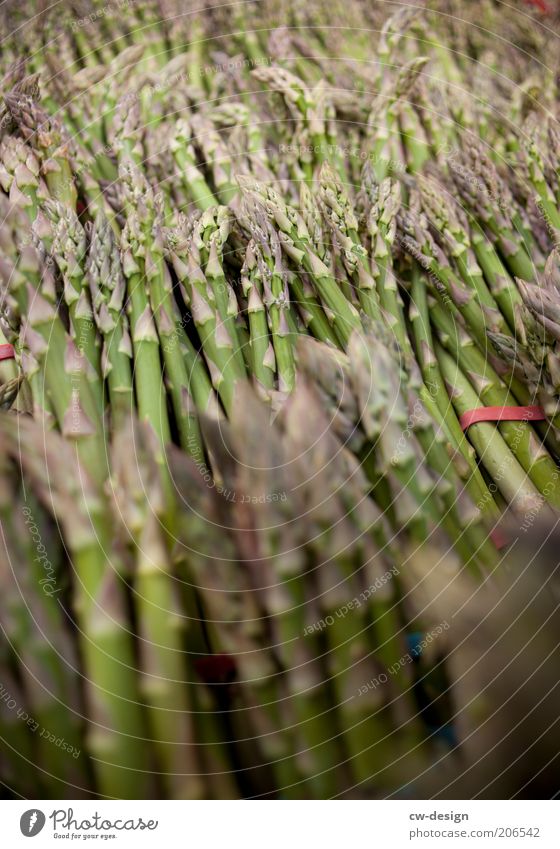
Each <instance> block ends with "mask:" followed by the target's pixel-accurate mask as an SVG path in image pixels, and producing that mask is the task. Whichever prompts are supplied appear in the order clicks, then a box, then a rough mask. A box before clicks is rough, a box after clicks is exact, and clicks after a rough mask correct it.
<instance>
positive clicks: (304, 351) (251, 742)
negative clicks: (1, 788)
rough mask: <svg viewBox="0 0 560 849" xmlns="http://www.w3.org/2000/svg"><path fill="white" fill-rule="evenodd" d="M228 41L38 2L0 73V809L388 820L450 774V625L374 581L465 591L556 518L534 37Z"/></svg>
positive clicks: (422, 29) (546, 144)
mask: <svg viewBox="0 0 560 849" xmlns="http://www.w3.org/2000/svg"><path fill="white" fill-rule="evenodd" d="M257 5H258V10H257V9H250V8H249V7H248V6H246V5H245V6H244V7H243V8H244V12H243V13H241V12H239V18H236V19H235V20H234V21H233V23H232V21H231V20H230V21H224V18H223V11H222V10H221V7H219V6H218V7H216V8H209V9H208V10H206V14H205V15H204V16H201V15H196V14H194V12H193V11H192V10H190V9H189V10H188V11H186V12H185V11H184V9H183V7H182V6H181V5H180V7H179V8H177V9H176V8H175V5H174V4H172V3H165V4H163V3H155V2H154V3H151V2H143V3H142V4H138V3H135V4H131V5H130V7H129V8H128V7H127V9H126V11H125V12H124V13H123V12H122V10H120V11H119V9H117V8H115V9H113V8H112V7H110V6H103V5H102V4H101V3H91V4H86V5H85V6H83V7H82V6H81V5H80V8H79V9H78V8H77V7H76V8H75V7H74V4H70V3H69V4H67V5H66V6H65V13H64V16H63V19H62V20H61V19H60V16H59V15H58V11H57V15H56V17H55V16H54V15H52V16H49V15H48V14H47V13H45V14H43V15H40V16H37V17H35V18H33V17H32V16H31V15H29V16H28V15H27V14H26V13H25V12H24V13H23V16H24V17H23V23H24V26H23V27H22V29H21V31H20V32H19V35H18V38H17V40H16V39H15V37H14V38H12V39H11V40H8V42H7V45H8V46H7V49H6V52H5V54H4V56H3V68H2V71H3V83H2V104H1V106H0V127H1V137H0V186H1V190H2V191H1V193H0V215H1V221H2V225H1V227H0V279H1V286H2V289H1V297H0V303H1V315H0V318H1V324H0V328H1V332H2V335H3V338H2V339H0V342H2V343H5V344H10V345H12V346H13V350H14V354H15V361H7V362H5V363H4V362H3V363H2V364H1V365H0V369H1V378H2V387H1V389H0V397H1V399H2V407H3V408H4V410H6V412H4V413H3V414H2V417H1V418H0V448H1V449H2V454H1V456H2V467H1V474H0V483H1V488H0V492H1V510H2V526H3V528H5V532H4V534H3V538H2V546H1V548H0V552H1V559H0V577H1V579H2V585H3V587H4V592H3V593H2V602H1V607H0V609H1V610H2V624H3V628H4V633H5V636H6V640H5V642H4V644H3V648H2V656H1V659H0V685H1V686H2V690H1V691H0V697H1V699H2V701H1V702H0V734H1V736H2V739H3V740H5V741H7V742H6V746H7V748H6V750H5V751H6V754H7V757H6V758H5V759H4V760H3V762H2V763H3V764H4V763H5V766H4V765H3V766H2V767H1V770H3V771H0V777H1V778H2V781H3V782H4V783H5V784H6V785H7V786H9V787H10V788H11V789H12V790H13V791H14V792H15V793H20V794H24V795H28V794H34V795H35V796H41V795H47V796H52V797H61V796H73V795H75V794H83V795H88V794H93V793H97V794H101V795H105V796H110V797H130V798H134V797H147V796H151V795H157V796H162V797H165V798H195V797H214V798H235V797H239V796H275V797H279V798H294V797H295V798H301V797H305V798H327V797H334V796H339V795H347V796H352V795H358V796H383V795H389V794H393V793H396V792H404V793H405V794H408V793H410V792H412V791H411V790H410V789H404V790H402V789H401V788H409V787H410V786H411V785H410V782H412V781H413V780H414V779H415V778H417V776H420V775H428V774H429V773H430V771H431V770H436V771H437V758H438V756H439V754H440V753H441V750H442V747H443V748H445V747H447V748H448V749H449V748H450V749H452V750H453V749H455V747H456V746H457V745H458V737H457V729H456V727H455V723H454V721H453V720H454V711H455V710H456V706H455V705H454V704H453V701H452V700H450V698H449V686H450V684H449V680H448V678H447V677H446V673H445V664H444V663H443V661H442V658H443V656H444V654H445V652H446V650H447V645H448V644H447V637H446V636H445V633H444V632H447V630H448V628H449V622H447V621H432V620H431V619H430V617H429V616H426V615H424V614H423V613H422V605H421V604H418V603H417V601H416V599H415V592H414V588H412V589H411V588H410V587H409V585H408V582H407V581H406V580H404V579H403V577H402V576H404V575H406V574H408V572H410V570H411V568H412V565H413V564H414V563H416V562H418V561H419V560H420V561H421V562H422V563H424V562H425V559H426V558H433V560H434V569H435V570H436V572H437V573H438V574H440V575H441V580H442V581H447V580H448V579H449V575H450V574H458V573H459V572H460V571H462V570H466V572H467V573H468V574H469V575H470V579H469V580H472V581H481V580H483V579H485V578H486V577H487V576H489V575H490V574H492V575H496V574H497V575H498V576H499V575H500V573H501V571H502V570H501V563H502V559H503V553H502V552H501V551H500V548H501V547H502V543H503V540H500V539H499V536H498V533H497V531H498V529H499V523H500V521H501V517H502V515H503V513H504V511H505V510H506V508H509V510H510V511H511V513H512V514H513V516H514V517H515V523H514V524H513V525H511V524H510V525H509V531H508V532H509V534H510V536H511V533H512V528H513V532H514V533H515V530H516V529H517V530H518V529H519V528H520V527H524V526H525V525H526V526H529V525H530V524H532V522H533V521H534V520H535V518H536V517H537V516H538V517H539V519H540V520H543V519H553V518H554V516H555V513H556V511H557V510H558V509H559V507H560V488H559V486H558V477H559V467H558V458H559V457H560V448H559V445H560V434H559V427H560V425H559V423H560V417H559V410H558V403H559V400H560V394H559V393H560V369H559V367H558V356H559V354H558V351H559V348H558V345H559V344H560V330H559V328H560V318H559V317H558V315H557V313H558V305H557V300H558V289H559V288H560V284H559V278H558V263H559V261H560V257H559V255H558V252H557V231H558V230H560V211H559V209H558V201H559V199H560V196H559V188H558V180H557V171H558V157H559V156H560V144H559V143H558V131H557V129H556V110H557V106H556V91H555V89H556V77H555V75H554V74H553V73H552V72H551V73H550V74H549V73H548V72H544V71H543V70H542V69H541V65H540V64H539V56H540V55H544V51H546V49H547V45H546V43H545V40H544V36H541V35H540V34H539V30H537V29H535V33H537V35H532V34H531V33H527V31H526V28H525V27H524V24H523V21H524V20H525V19H524V18H522V17H519V20H518V21H517V23H516V22H515V20H513V21H512V22H510V23H509V24H508V26H509V27H510V29H511V33H510V38H511V39H512V40H515V39H517V40H518V41H519V42H520V43H521V41H522V42H523V44H524V45H525V46H526V48H527V51H528V54H529V57H527V56H525V57H524V59H523V63H522V62H521V60H520V55H519V51H518V50H517V49H516V48H515V47H514V46H513V44H512V43H506V42H504V44H503V45H501V46H500V48H499V50H498V49H497V48H495V45H492V43H491V41H489V40H485V39H484V38H483V37H482V36H479V35H477V36H476V38H475V37H474V36H473V34H472V33H471V32H470V31H468V30H466V29H465V28H461V27H460V26H459V25H458V23H457V20H458V15H457V14H456V13H457V11H458V10H457V9H455V10H454V11H455V18H453V19H450V18H449V17H448V16H446V15H442V16H438V15H437V14H435V15H434V14H429V12H428V10H426V9H422V4H419V8H418V9H410V8H408V10H406V11H397V12H396V13H395V14H393V15H392V16H391V17H389V18H388V19H386V12H387V10H386V4H367V5H366V4H364V5H362V4H361V3H356V4H349V5H348V4H346V3H345V4H343V6H344V7H343V8H342V7H341V8H339V7H338V6H337V5H336V4H334V5H333V7H332V8H331V9H330V10H329V16H330V17H328V16H327V15H326V11H325V9H324V8H323V7H322V6H321V5H320V6H319V8H318V9H315V8H314V7H313V6H311V7H310V6H309V5H306V6H305V7H301V8H300V6H299V4H294V3H291V4H289V6H288V8H287V9H286V10H283V11H282V10H280V11H278V10H277V11H274V4H268V3H259V4H257ZM329 5H330V4H329ZM430 5H431V6H432V7H434V6H435V5H436V4H430ZM447 5H453V6H456V5H457V4H444V3H442V4H440V6H439V8H440V9H441V10H442V11H445V8H446V7H447ZM462 5H463V4H461V7H462ZM467 6H468V4H467ZM477 6H478V7H481V8H482V11H481V14H483V15H485V16H487V22H488V23H489V24H490V23H491V22H492V20H493V19H494V18H493V15H494V13H495V9H494V4H493V3H491V2H489V0H488V2H484V3H479V4H477ZM4 14H5V25H6V27H7V28H8V31H11V30H13V31H15V30H16V28H17V27H18V25H19V24H18V21H20V18H19V16H20V15H21V14H22V12H21V6H17V5H15V4H14V5H12V6H8V8H7V10H5V12H4ZM236 14H237V13H236ZM253 14H255V15H257V14H258V19H257V18H255V21H253V22H252V23H251V25H249V23H250V21H251V17H250V16H251V15H253ZM364 17H365V18H366V20H367V22H368V25H370V26H371V27H372V28H374V29H376V31H377V32H379V35H378V44H377V45H374V48H373V49H372V43H371V35H370V34H367V33H366V34H365V35H364V32H363V28H362V34H360V33H359V31H358V28H357V27H356V28H354V27H353V26H352V22H353V21H354V20H355V22H356V23H357V22H359V21H362V23H363V20H364ZM514 18H515V16H514ZM329 21H332V23H333V24H335V23H336V24H337V26H333V27H332V31H331V30H330V29H329V27H328V26H326V25H327V24H328V22H329ZM450 21H451V22H450ZM341 22H343V24H344V25H343V26H341V25H340V24H341ZM20 23H21V21H20ZM257 24H258V25H257ZM232 27H233V29H234V31H233V32H232V31H231V30H232ZM224 35H228V40H227V46H228V52H227V53H225V52H224V46H225V40H224ZM549 37H550V36H549ZM458 44H460V45H461V46H462V48H463V49H462V51H461V52H455V49H456V47H457V45H458ZM452 48H453V49H452ZM531 50H533V51H534V52H535V54H536V55H535V56H534V57H531V55H530V52H531ZM492 51H495V52H492ZM349 55H351V56H352V57H353V58H352V59H347V58H345V57H347V56H349ZM473 63H474V68H475V74H474V79H473V74H472V69H473ZM527 65H529V68H527ZM496 68H500V69H501V70H502V73H504V69H505V74H506V75H507V80H506V77H504V76H498V75H497V74H495V73H493V71H494V69H496ZM522 81H523V84H522V85H519V83H520V82H522ZM471 86H472V89H473V90H475V91H476V99H475V97H474V95H473V93H472V91H471ZM537 91H538V92H539V98H538V99H537V98H536V97H535V92H537ZM512 92H513V93H512ZM520 406H522V407H524V408H528V407H535V406H538V407H539V408H542V411H543V417H545V418H543V420H542V421H541V422H540V423H534V422H533V423H532V422H531V421H527V420H523V418H524V416H525V418H526V415H525V413H520V414H518V418H520V419H521V420H518V421H501V422H500V423H499V424H495V423H492V422H478V423H475V424H473V425H472V426H471V427H470V428H469V429H468V431H467V433H466V434H465V433H464V432H463V428H462V425H461V423H460V419H461V417H462V416H464V415H465V414H466V413H468V412H469V411H470V410H472V409H476V408H483V407H498V408H500V409H501V408H504V407H520ZM449 570H451V572H449ZM403 580H404V587H406V591H405V590H404V589H403ZM498 580H502V578H500V577H498ZM469 586H470V585H469ZM434 634H435V635H436V637H437V639H436V637H434ZM428 637H430V639H429V640H428ZM432 642H434V643H436V644H437V647H436V649H435V650H434V651H430V650H429V649H428V646H429V644H431V643H432ZM442 668H443V670H444V671H443V673H441V669H442ZM437 670H439V674H437ZM435 671H436V672H435ZM26 717H27V718H26ZM39 727H40V728H41V731H40V732H39V731H38V729H39ZM22 759H23V760H22ZM25 761H27V762H30V763H33V764H34V765H35V766H36V770H35V771H34V772H33V773H31V772H30V771H29V770H24V769H22V768H21V764H22V763H23V762H25ZM417 786H418V788H419V789H417V790H416V791H415V792H419V793H421V792H422V790H421V784H417Z"/></svg>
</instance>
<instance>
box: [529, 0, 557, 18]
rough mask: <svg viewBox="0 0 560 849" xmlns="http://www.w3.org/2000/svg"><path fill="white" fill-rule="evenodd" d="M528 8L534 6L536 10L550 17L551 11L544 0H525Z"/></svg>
mask: <svg viewBox="0 0 560 849" xmlns="http://www.w3.org/2000/svg"><path fill="white" fill-rule="evenodd" d="M525 2H526V3H527V5H528V6H536V7H537V9H540V11H541V12H543V13H544V14H545V15H551V14H552V9H551V8H550V7H549V5H548V3H546V2H545V0H525Z"/></svg>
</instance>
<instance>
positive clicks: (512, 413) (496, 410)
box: [459, 407, 546, 430]
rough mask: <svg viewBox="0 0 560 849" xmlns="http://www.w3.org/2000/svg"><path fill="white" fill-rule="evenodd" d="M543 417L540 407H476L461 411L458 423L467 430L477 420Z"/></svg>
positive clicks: (538, 419) (535, 420)
mask: <svg viewBox="0 0 560 849" xmlns="http://www.w3.org/2000/svg"><path fill="white" fill-rule="evenodd" d="M545 419H546V416H545V414H544V410H543V408H542V407H477V408H476V409H474V410H467V412H466V413H463V415H462V416H461V417H460V419H459V424H460V425H461V427H462V429H463V430H467V428H469V427H470V426H471V425H473V424H477V422H542V421H544V420H545Z"/></svg>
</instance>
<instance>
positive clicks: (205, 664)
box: [194, 654, 236, 684]
mask: <svg viewBox="0 0 560 849" xmlns="http://www.w3.org/2000/svg"><path fill="white" fill-rule="evenodd" d="M194 668H195V669H196V671H197V672H198V674H199V675H200V677H201V678H202V680H203V681H204V682H205V683H206V684H227V683H229V682H230V681H231V680H232V679H233V678H234V676H235V671H236V667H235V661H234V659H233V658H232V657H230V655H228V654H212V655H208V656H207V657H199V658H198V659H197V660H195V661H194Z"/></svg>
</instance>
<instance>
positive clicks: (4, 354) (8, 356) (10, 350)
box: [0, 343, 16, 360]
mask: <svg viewBox="0 0 560 849" xmlns="http://www.w3.org/2000/svg"><path fill="white" fill-rule="evenodd" d="M15 355H16V354H15V351H14V346H13V345H10V344H9V343H6V344H5V345H0V360H13V358H14V357H15Z"/></svg>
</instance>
